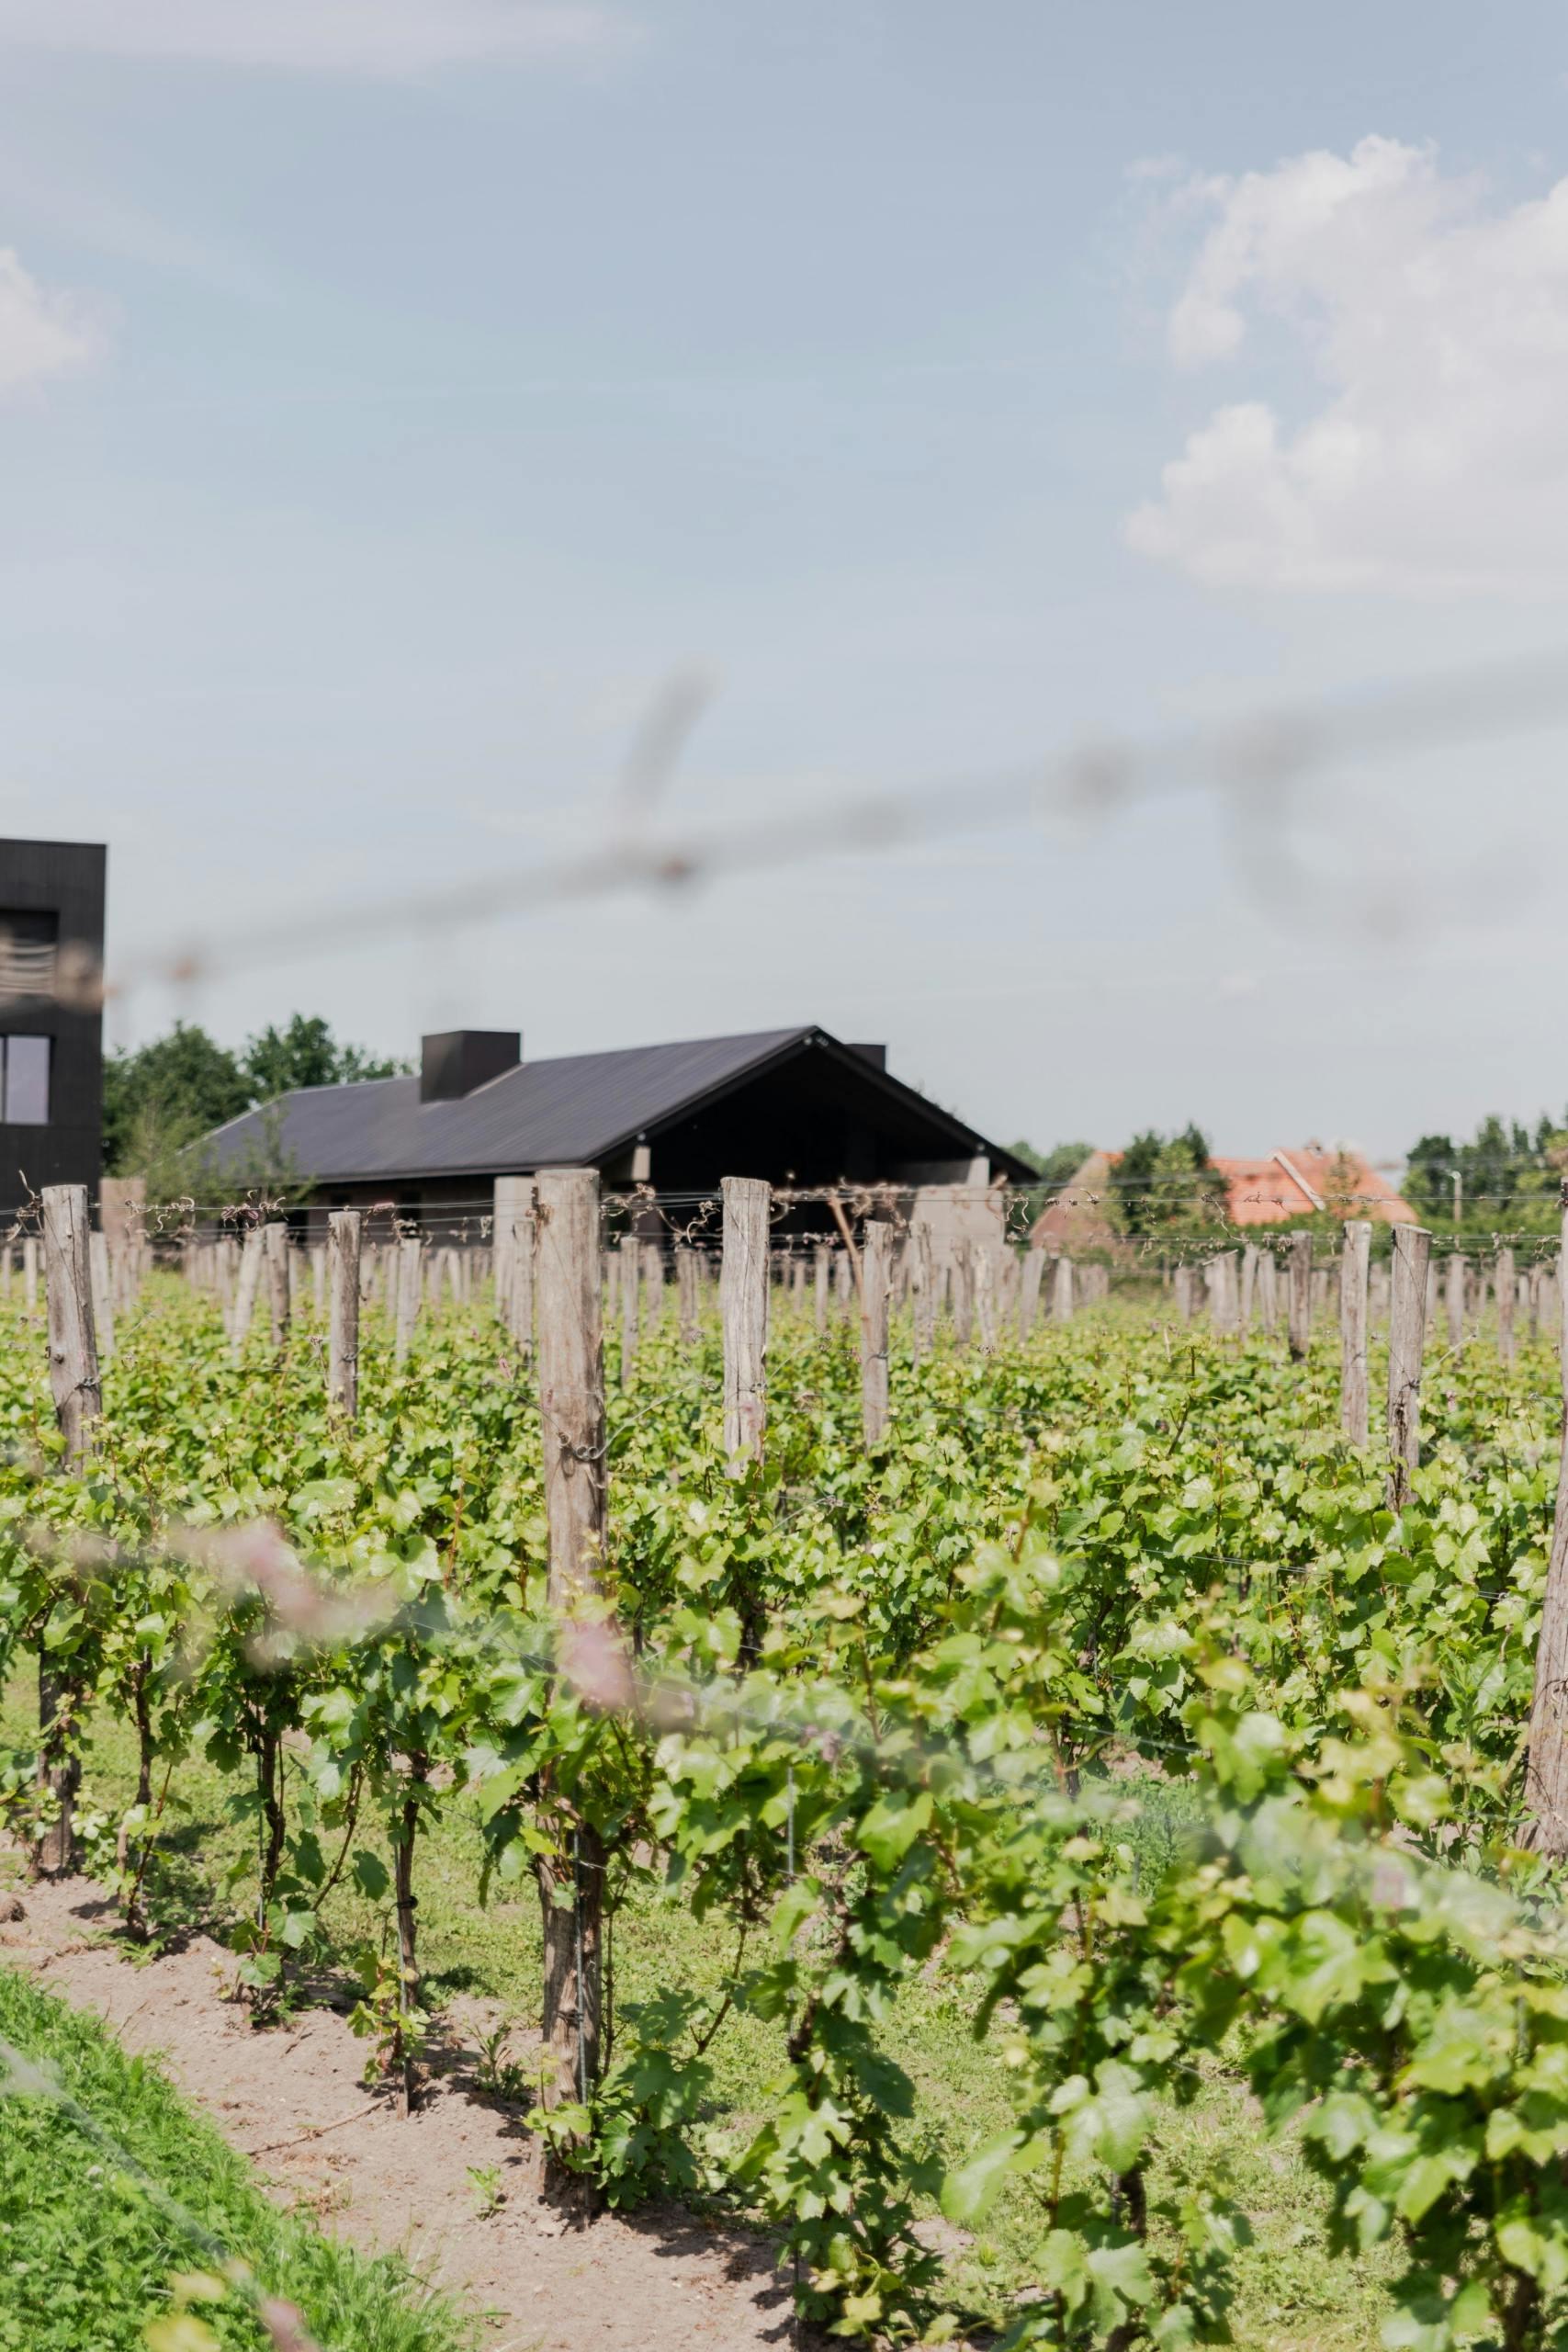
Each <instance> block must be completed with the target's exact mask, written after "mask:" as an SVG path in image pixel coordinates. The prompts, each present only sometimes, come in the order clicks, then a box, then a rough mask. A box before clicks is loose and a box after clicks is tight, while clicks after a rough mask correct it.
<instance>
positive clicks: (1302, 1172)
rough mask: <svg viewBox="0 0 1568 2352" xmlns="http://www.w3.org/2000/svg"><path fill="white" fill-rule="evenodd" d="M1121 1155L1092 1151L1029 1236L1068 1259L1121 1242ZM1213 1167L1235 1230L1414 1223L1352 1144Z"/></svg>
mask: <svg viewBox="0 0 1568 2352" xmlns="http://www.w3.org/2000/svg"><path fill="white" fill-rule="evenodd" d="M1121 1158H1122V1155H1121V1153H1120V1152H1119V1151H1096V1152H1091V1153H1090V1154H1089V1158H1088V1159H1086V1160H1085V1161H1084V1162H1083V1165H1082V1166H1081V1167H1080V1168H1077V1169H1076V1170H1074V1172H1073V1175H1072V1177H1071V1179H1070V1180H1069V1182H1067V1183H1066V1184H1065V1185H1064V1186H1063V1187H1062V1189H1061V1191H1060V1192H1059V1193H1056V1194H1055V1196H1054V1198H1053V1199H1052V1200H1051V1201H1050V1202H1049V1203H1048V1204H1046V1206H1045V1208H1044V1209H1043V1212H1042V1213H1041V1215H1040V1216H1038V1217H1037V1218H1036V1219H1035V1222H1034V1227H1033V1230H1032V1237H1031V1238H1032V1241H1033V1242H1034V1245H1035V1247H1036V1248H1037V1249H1046V1250H1061V1251H1063V1252H1064V1253H1065V1254H1066V1256H1067V1257H1069V1258H1071V1257H1081V1256H1083V1255H1085V1254H1086V1253H1087V1252H1089V1251H1090V1250H1109V1249H1111V1248H1113V1247H1114V1246H1115V1245H1116V1243H1117V1241H1118V1240H1119V1238H1121V1237H1120V1236H1119V1234H1118V1232H1117V1228H1116V1226H1115V1223H1114V1221H1113V1219H1112V1217H1111V1214H1110V1210H1109V1206H1108V1203H1109V1201H1110V1198H1111V1180H1112V1176H1113V1174H1114V1171H1115V1169H1116V1167H1117V1165H1118V1163H1119V1161H1120V1159H1121ZM1209 1164H1210V1166H1211V1168H1212V1169H1213V1170H1214V1171H1215V1174H1216V1176H1217V1178H1218V1180H1219V1182H1217V1183H1216V1185H1215V1187H1214V1191H1215V1193H1216V1194H1217V1193H1219V1191H1220V1187H1221V1185H1223V1187H1224V1203H1223V1206H1222V1204H1221V1203H1220V1202H1219V1201H1218V1200H1217V1199H1216V1202H1215V1208H1216V1212H1217V1214H1220V1215H1223V1216H1224V1218H1225V1219H1226V1220H1228V1222H1229V1223H1230V1224H1232V1225H1235V1226H1258V1225H1293V1224H1296V1223H1297V1222H1299V1220H1300V1219H1301V1218H1303V1217H1307V1216H1322V1215H1325V1214H1326V1215H1327V1216H1337V1217H1341V1218H1348V1217H1368V1218H1371V1221H1372V1223H1373V1224H1376V1225H1414V1224H1415V1223H1416V1211H1415V1210H1414V1209H1413V1208H1412V1207H1411V1205H1410V1203H1409V1202H1408V1201H1407V1200H1405V1199H1404V1197H1403V1196H1402V1195H1401V1194H1400V1193H1396V1192H1395V1190H1394V1188H1393V1185H1392V1184H1391V1183H1390V1182H1388V1179H1387V1178H1386V1177H1385V1176H1382V1175H1380V1174H1379V1172H1378V1170H1376V1169H1375V1168H1374V1167H1372V1165H1371V1162H1370V1161H1369V1160H1368V1159H1365V1158H1364V1157H1363V1155H1362V1154H1361V1153H1360V1152H1359V1151H1355V1150H1352V1149H1351V1148H1350V1147H1349V1146H1348V1145H1340V1146H1339V1147H1338V1148H1337V1149H1335V1150H1333V1151H1325V1149H1324V1148H1323V1146H1322V1145H1321V1144H1318V1143H1312V1144H1304V1145H1303V1146H1301V1147H1300V1148H1295V1149H1292V1150H1290V1151H1271V1152H1269V1154H1268V1156H1267V1158H1265V1159H1227V1158H1223V1157H1219V1156H1216V1157H1215V1158H1214V1159H1212V1160H1211V1161H1210V1163H1209Z"/></svg>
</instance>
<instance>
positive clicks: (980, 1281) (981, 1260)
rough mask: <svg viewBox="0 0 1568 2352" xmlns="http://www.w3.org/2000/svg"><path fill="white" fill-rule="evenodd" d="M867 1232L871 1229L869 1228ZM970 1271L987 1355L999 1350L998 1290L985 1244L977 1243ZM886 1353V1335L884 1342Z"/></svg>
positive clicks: (983, 1345) (993, 1261) (978, 1324)
mask: <svg viewBox="0 0 1568 2352" xmlns="http://www.w3.org/2000/svg"><path fill="white" fill-rule="evenodd" d="M866 1229H867V1231H868V1232H869V1231H870V1227H867V1228H866ZM969 1264H970V1271H971V1273H972V1274H973V1276H974V1282H975V1322H976V1328H977V1329H978V1330H979V1334H980V1346H981V1349H982V1351H983V1352H984V1353H985V1354H987V1355H988V1356H989V1355H994V1354H995V1353H996V1349H997V1288H996V1277H997V1267H996V1260H995V1259H994V1258H993V1257H992V1255H991V1252H990V1251H989V1250H987V1248H986V1247H985V1246H984V1244H983V1243H976V1246H975V1248H974V1250H972V1252H971V1254H970V1260H969ZM883 1351H884V1354H886V1335H885V1337H884V1342H883Z"/></svg>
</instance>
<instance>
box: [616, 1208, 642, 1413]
mask: <svg viewBox="0 0 1568 2352" xmlns="http://www.w3.org/2000/svg"><path fill="white" fill-rule="evenodd" d="M615 1256H616V1260H617V1261H618V1262H619V1265H620V1269H621V1386H622V1387H623V1388H629V1387H630V1386H631V1385H632V1374H633V1373H634V1372H635V1371H636V1369H637V1307H638V1306H639V1305H640V1303H641V1294H642V1279H641V1277H642V1243H641V1242H640V1241H639V1240H638V1239H637V1235H636V1234H635V1233H623V1234H622V1236H621V1246H620V1248H619V1249H618V1250H616V1252H615Z"/></svg>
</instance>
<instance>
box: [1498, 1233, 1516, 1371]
mask: <svg viewBox="0 0 1568 2352" xmlns="http://www.w3.org/2000/svg"><path fill="white" fill-rule="evenodd" d="M1516 1283H1517V1275H1516V1273H1515V1272H1514V1253H1513V1251H1512V1250H1508V1249H1503V1250H1498V1252H1497V1274H1496V1290H1497V1353H1498V1355H1499V1357H1500V1358H1501V1359H1502V1361H1503V1363H1504V1364H1505V1365H1506V1366H1508V1367H1510V1368H1511V1366H1512V1364H1513V1361H1514V1308H1515V1306H1516V1305H1517V1289H1516Z"/></svg>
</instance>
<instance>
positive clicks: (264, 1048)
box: [243, 1012, 408, 1103]
mask: <svg viewBox="0 0 1568 2352" xmlns="http://www.w3.org/2000/svg"><path fill="white" fill-rule="evenodd" d="M407 1068H408V1064H407V1063H406V1062H399V1061H393V1060H390V1059H389V1058H386V1057H378V1056H376V1055H374V1054H369V1053H367V1052H366V1050H365V1048H364V1047H363V1046H343V1045H340V1044H339V1043H338V1041H337V1039H336V1038H335V1037H334V1036H333V1033H332V1030H331V1028H330V1027H329V1026H328V1024H327V1023H326V1022H324V1021H323V1020H322V1019H321V1015H320V1014H319V1013H315V1014H307V1013H303V1012H296V1013H293V1014H291V1015H290V1017H289V1020H288V1025H287V1027H286V1028H282V1029H279V1028H276V1027H275V1026H273V1025H272V1024H270V1023H269V1024H268V1026H267V1027H266V1028H265V1029H264V1030H263V1031H262V1032H261V1034H260V1035H259V1036H255V1037H253V1038H252V1039H251V1040H250V1042H249V1044H248V1045H247V1046H246V1047H245V1051H244V1057H243V1070H244V1074H245V1082H246V1084H247V1086H248V1087H249V1089H250V1096H251V1100H252V1101H253V1102H254V1103H273V1102H276V1099H277V1097H278V1096H279V1095H280V1094H288V1093H291V1092H292V1091H293V1090H294V1089H295V1088H296V1087H297V1086H347V1085H350V1084H352V1083H353V1082H354V1081H355V1080H358V1079H365V1078H397V1077H400V1076H401V1075H402V1073H403V1072H404V1071H406V1069H407Z"/></svg>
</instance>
